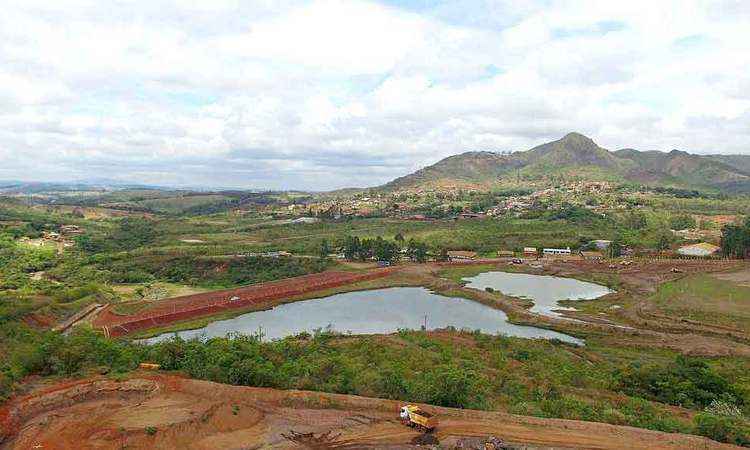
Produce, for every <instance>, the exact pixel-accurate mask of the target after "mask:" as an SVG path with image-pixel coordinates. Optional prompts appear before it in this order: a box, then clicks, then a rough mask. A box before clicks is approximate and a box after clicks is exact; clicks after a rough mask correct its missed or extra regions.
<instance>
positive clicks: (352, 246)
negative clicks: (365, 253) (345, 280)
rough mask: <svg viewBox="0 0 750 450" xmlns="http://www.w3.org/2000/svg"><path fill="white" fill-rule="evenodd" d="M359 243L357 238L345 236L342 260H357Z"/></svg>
mask: <svg viewBox="0 0 750 450" xmlns="http://www.w3.org/2000/svg"><path fill="white" fill-rule="evenodd" d="M360 246H361V245H360V242H359V238H358V237H357V236H347V237H346V239H344V258H346V259H347V261H354V260H355V259H357V258H359V254H360Z"/></svg>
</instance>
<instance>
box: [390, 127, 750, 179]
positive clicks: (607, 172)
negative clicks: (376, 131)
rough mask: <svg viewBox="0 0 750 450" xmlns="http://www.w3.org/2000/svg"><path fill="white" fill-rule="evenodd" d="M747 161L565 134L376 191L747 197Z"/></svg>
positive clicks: (442, 166)
mask: <svg viewBox="0 0 750 450" xmlns="http://www.w3.org/2000/svg"><path fill="white" fill-rule="evenodd" d="M748 169H750V157H743V156H739V155H720V156H717V155H713V156H702V155H693V154H690V153H687V152H683V151H678V150H673V151H671V152H669V153H665V152H659V151H645V152H641V151H638V150H633V149H624V150H618V151H615V152H612V151H609V150H607V149H604V148H602V147H600V146H599V145H597V144H596V143H595V142H594V141H593V140H592V139H590V138H588V137H586V136H584V135H582V134H580V133H569V134H567V135H566V136H564V137H563V138H561V139H559V140H556V141H553V142H549V143H546V144H542V145H539V146H537V147H534V148H532V149H531V150H528V151H518V152H514V153H511V154H500V153H493V152H466V153H462V154H459V155H454V156H450V157H448V158H445V159H443V160H441V161H439V162H437V163H436V164H433V165H431V166H428V167H425V168H423V169H420V170H418V171H416V172H414V173H412V174H410V175H406V176H404V177H401V178H397V179H395V180H393V181H392V182H390V183H388V184H386V185H384V186H382V188H384V189H386V190H397V189H409V188H418V187H425V186H439V185H442V186H454V185H455V186H468V185H472V184H474V185H476V184H479V185H486V186H491V185H493V184H497V183H501V182H505V183H508V182H521V180H524V181H533V180H543V179H555V178H557V177H565V178H573V179H583V180H591V181H616V182H635V183H643V184H649V185H656V186H670V187H680V188H690V189H706V190H720V191H727V192H750V171H748Z"/></svg>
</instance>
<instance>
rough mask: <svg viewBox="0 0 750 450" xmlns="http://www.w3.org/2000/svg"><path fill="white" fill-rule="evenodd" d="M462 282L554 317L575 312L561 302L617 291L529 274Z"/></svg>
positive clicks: (487, 275) (492, 274)
mask: <svg viewBox="0 0 750 450" xmlns="http://www.w3.org/2000/svg"><path fill="white" fill-rule="evenodd" d="M463 281H465V282H467V284H466V286H467V287H470V288H474V289H482V290H483V289H486V288H488V287H490V288H492V289H494V290H496V291H499V292H501V293H503V294H505V295H510V296H512V297H522V298H527V299H529V300H531V301H533V302H534V306H532V307H531V312H535V313H537V314H541V315H545V316H552V317H560V316H561V314H559V313H557V312H555V310H568V311H570V310H575V308H570V307H564V306H561V305H560V304H559V303H558V302H559V301H560V300H591V299H595V298H599V297H602V296H604V295H607V294H611V293H612V292H614V291H612V290H610V289H609V288H607V287H606V286H601V285H599V284H595V283H589V282H586V281H579V280H575V279H573V278H562V277H553V276H549V275H531V274H527V273H510V272H484V273H480V274H479V275H476V276H474V277H469V278H464V279H463Z"/></svg>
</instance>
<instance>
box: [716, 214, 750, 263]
mask: <svg viewBox="0 0 750 450" xmlns="http://www.w3.org/2000/svg"><path fill="white" fill-rule="evenodd" d="M721 250H722V252H723V253H724V255H726V256H733V257H736V258H747V257H748V256H750V219H747V220H746V221H745V223H744V224H743V225H727V226H725V227H724V229H723V230H722V235H721Z"/></svg>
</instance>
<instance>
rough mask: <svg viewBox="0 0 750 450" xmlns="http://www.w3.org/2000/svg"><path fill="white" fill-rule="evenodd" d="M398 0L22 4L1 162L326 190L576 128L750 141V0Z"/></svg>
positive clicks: (615, 141) (0, 102) (7, 47)
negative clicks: (408, 1) (434, 2)
mask: <svg viewBox="0 0 750 450" xmlns="http://www.w3.org/2000/svg"><path fill="white" fill-rule="evenodd" d="M389 4H390V6H385V5H383V4H379V3H374V2H368V1H357V0H353V1H344V0H305V1H302V0H300V1H297V0H288V1H270V0H264V1H254V2H242V1H238V0H221V1H215V2H187V1H185V2H183V1H177V0H157V1H149V2H146V1H142V0H129V1H125V2H111V3H109V4H103V3H102V2H94V1H87V0H67V1H65V2H46V1H39V0H29V1H26V2H17V3H16V4H14V5H4V10H3V15H1V16H0V120H2V121H3V125H4V126H3V127H2V128H0V149H2V151H0V177H1V178H37V179H65V178H77V177H78V178H81V177H87V176H91V175H92V174H95V175H96V176H109V177H121V178H124V179H131V180H134V181H143V182H152V183H153V182H170V183H183V184H207V185H209V184H213V185H236V186H252V187H264V186H267V187H274V188H283V187H289V188H311V189H324V188H334V187H341V186H346V185H362V184H376V183H380V182H383V181H387V180H388V179H390V178H393V177H395V176H397V175H402V174H404V173H406V172H407V171H409V170H413V169H415V168H418V167H420V166H422V165H425V164H428V163H431V162H434V161H436V160H437V159H439V158H441V157H444V156H447V155H449V154H453V153H457V152H461V151H466V150H470V149H478V148H480V149H496V150H521V149H526V148H529V147H531V146H532V145H535V144H539V143H541V142H544V141H545V140H549V139H553V138H557V137H559V136H560V135H562V134H564V133H566V132H568V131H571V130H577V131H581V132H585V133H587V134H589V135H590V136H591V137H593V138H594V139H596V140H597V141H598V142H600V143H601V144H602V145H604V146H606V147H609V148H620V147H635V148H643V149H662V150H669V149H671V148H674V147H677V148H681V149H686V150H693V151H711V152H725V153H729V152H748V151H750V145H749V143H750V130H749V129H748V127H747V126H746V124H745V121H746V119H747V117H748V115H750V94H748V92H749V91H748V86H750V75H748V72H747V67H750V45H748V44H747V42H750V10H747V8H746V7H745V6H744V2H737V1H734V2H732V1H721V2H705V1H699V0H695V1H677V0H673V1H666V0H665V1H663V2H653V1H649V2H645V1H634V2H601V1H594V0H552V1H544V2H542V1H540V2H538V4H534V3H532V2H524V4H523V5H521V6H519V4H518V2H497V1H492V2H488V1H486V0H470V1H466V2H463V3H460V4H459V3H455V2H451V4H450V5H448V4H447V3H446V4H443V5H439V6H435V7H434V8H432V9H430V8H421V9H409V8H407V7H403V8H400V7H398V5H395V6H394V3H393V2H392V1H389ZM332 174H334V175H333V176H332Z"/></svg>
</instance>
